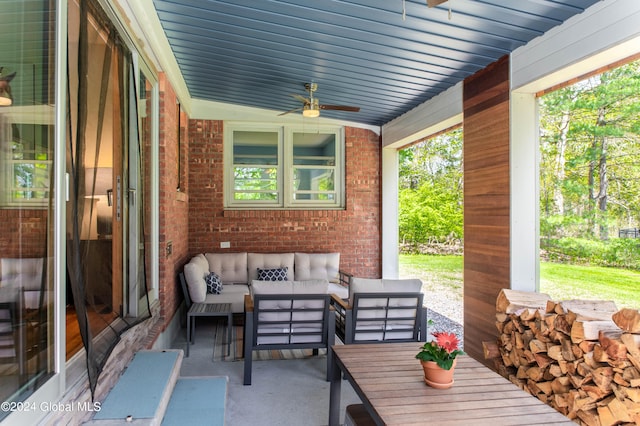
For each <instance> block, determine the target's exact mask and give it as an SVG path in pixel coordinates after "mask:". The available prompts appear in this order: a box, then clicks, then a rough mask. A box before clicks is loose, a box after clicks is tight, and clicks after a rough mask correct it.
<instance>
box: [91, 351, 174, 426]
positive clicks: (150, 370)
mask: <svg viewBox="0 0 640 426" xmlns="http://www.w3.org/2000/svg"><path fill="white" fill-rule="evenodd" d="M181 358H182V357H181V351H140V352H137V353H136V354H135V355H134V357H133V360H131V362H130V363H129V366H128V367H127V369H126V370H125V371H124V373H123V374H122V376H120V379H119V380H118V382H117V383H116V385H115V386H114V387H113V389H111V391H110V392H109V394H108V395H107V397H106V398H105V400H104V402H103V403H102V406H101V409H100V411H98V412H97V413H96V414H95V416H94V417H93V420H114V419H120V420H122V419H126V418H127V417H129V416H131V418H132V419H151V418H153V417H155V416H156V414H157V412H158V408H159V407H160V405H161V403H162V399H163V396H164V395H165V393H166V392H167V386H168V385H169V383H170V379H171V376H172V374H176V375H177V371H176V372H174V370H175V369H176V368H180V366H179V363H180V362H181Z"/></svg>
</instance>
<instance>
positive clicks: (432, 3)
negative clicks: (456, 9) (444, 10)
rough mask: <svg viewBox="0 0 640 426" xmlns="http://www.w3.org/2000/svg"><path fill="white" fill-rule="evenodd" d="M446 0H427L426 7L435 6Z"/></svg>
mask: <svg viewBox="0 0 640 426" xmlns="http://www.w3.org/2000/svg"><path fill="white" fill-rule="evenodd" d="M446 1H447V0H427V6H428V7H436V6H437V5H439V4H442V3H445V2H446Z"/></svg>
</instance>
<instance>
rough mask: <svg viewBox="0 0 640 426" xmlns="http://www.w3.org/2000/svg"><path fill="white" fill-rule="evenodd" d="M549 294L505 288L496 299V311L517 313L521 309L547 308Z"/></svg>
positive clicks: (549, 298)
mask: <svg viewBox="0 0 640 426" xmlns="http://www.w3.org/2000/svg"><path fill="white" fill-rule="evenodd" d="M548 300H551V297H549V295H548V294H544V293H536V292H530V291H520V290H511V289H508V288H503V289H502V290H500V293H499V294H498V297H497V299H496V311H497V312H503V313H507V314H510V313H515V312H517V311H519V310H521V309H529V308H531V309H546V306H547V301H548Z"/></svg>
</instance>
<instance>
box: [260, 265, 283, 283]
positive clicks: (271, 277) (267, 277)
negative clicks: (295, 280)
mask: <svg viewBox="0 0 640 426" xmlns="http://www.w3.org/2000/svg"><path fill="white" fill-rule="evenodd" d="M288 270H289V268H288V267H286V266H284V267H282V268H273V269H262V268H258V281H286V280H287V271H288Z"/></svg>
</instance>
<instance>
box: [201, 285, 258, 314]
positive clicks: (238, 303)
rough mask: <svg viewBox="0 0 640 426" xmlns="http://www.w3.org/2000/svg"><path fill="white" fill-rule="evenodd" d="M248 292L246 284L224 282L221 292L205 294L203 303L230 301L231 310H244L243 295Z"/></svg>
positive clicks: (239, 311)
mask: <svg viewBox="0 0 640 426" xmlns="http://www.w3.org/2000/svg"><path fill="white" fill-rule="evenodd" d="M245 294H249V286H248V285H247V284H225V285H224V289H223V290H222V293H220V294H207V295H206V297H205V300H204V303H231V312H233V313H242V312H244V295H245Z"/></svg>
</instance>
